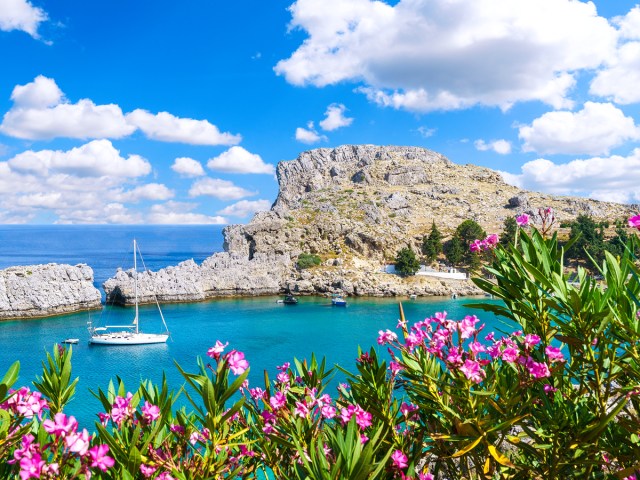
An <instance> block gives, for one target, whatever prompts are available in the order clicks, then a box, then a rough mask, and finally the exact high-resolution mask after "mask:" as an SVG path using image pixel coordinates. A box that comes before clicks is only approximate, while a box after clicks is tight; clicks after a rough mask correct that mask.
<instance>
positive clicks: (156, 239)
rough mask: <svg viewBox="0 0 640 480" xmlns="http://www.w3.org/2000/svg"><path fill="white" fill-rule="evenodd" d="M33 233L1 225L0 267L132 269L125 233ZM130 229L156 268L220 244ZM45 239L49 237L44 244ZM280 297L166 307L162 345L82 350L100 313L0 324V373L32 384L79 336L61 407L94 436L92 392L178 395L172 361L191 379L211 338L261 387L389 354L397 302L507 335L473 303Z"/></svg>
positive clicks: (151, 311)
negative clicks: (166, 334)
mask: <svg viewBox="0 0 640 480" xmlns="http://www.w3.org/2000/svg"><path fill="white" fill-rule="evenodd" d="M30 229H35V230H37V231H38V232H39V236H40V237H41V240H39V241H37V239H34V238H33V237H32V236H31V235H29V236H28V237H29V238H28V239H25V237H24V232H25V231H29V230H30ZM40 229H41V230H38V229H37V228H36V227H22V228H18V229H17V230H12V228H11V227H6V226H4V227H1V228H0V241H2V240H4V241H5V247H6V248H4V249H3V250H4V251H7V252H9V253H8V254H7V256H5V257H3V258H2V259H1V262H0V266H1V267H2V268H4V267H6V266H8V265H13V264H16V265H17V264H22V265H24V264H33V263H47V262H50V261H52V262H58V263H61V262H66V263H74V262H75V263H77V260H75V261H71V260H64V259H70V258H71V259H74V258H78V259H80V260H79V261H83V262H85V263H88V264H89V265H91V266H92V267H93V268H94V270H95V271H96V278H97V279H98V278H99V280H98V281H97V282H96V283H101V282H102V281H104V280H105V279H106V278H108V277H109V276H111V275H113V273H114V272H115V270H116V268H117V267H118V266H124V267H125V268H129V265H128V264H127V263H124V264H122V265H120V264H118V263H117V262H118V260H122V259H124V262H126V261H128V258H127V257H126V256H125V255H126V252H127V251H128V250H127V248H129V249H130V246H129V243H130V239H131V238H133V237H132V232H131V231H127V229H126V228H125V227H122V226H118V227H87V228H83V227H79V226H75V227H64V226H62V227H51V226H46V227H40ZM133 230H136V231H135V232H133V234H136V237H137V238H138V239H139V241H140V244H141V248H142V249H143V250H142V252H143V255H145V260H146V261H147V264H148V265H149V264H151V265H152V268H154V269H155V268H161V267H163V266H167V265H172V264H176V263H178V262H180V261H183V260H186V259H189V258H194V259H196V261H202V260H203V259H204V258H206V257H207V256H208V255H210V254H211V253H213V252H211V251H208V252H207V250H210V249H212V247H210V245H214V244H216V242H217V247H218V250H219V247H220V245H221V236H220V231H221V230H220V227H186V226H185V227H133ZM12 231H13V233H14V234H11V232H12ZM32 231H33V230H31V231H29V232H28V233H32ZM87 232H88V233H87ZM16 233H18V234H17V235H16ZM47 236H48V237H49V238H44V237H47ZM87 237H88V238H91V239H92V243H91V245H90V246H88V245H85V247H83V248H84V250H82V249H75V248H74V244H75V243H82V242H81V240H82V238H85V239H86V238H87ZM21 239H22V240H21ZM23 240H24V241H23ZM27 240H28V241H27ZM38 245H39V246H38ZM145 245H146V249H145ZM76 250H78V251H79V250H81V252H80V253H79V252H78V251H76ZM146 252H148V253H146ZM114 259H118V260H114ZM16 260H20V261H21V262H15V261H16ZM30 260H34V261H30ZM12 261H14V262H15V263H12ZM98 272H101V273H100V275H98ZM278 298H279V297H250V298H222V299H216V300H211V301H207V302H202V303H190V304H187V303H183V304H169V305H163V306H162V311H163V314H164V316H165V318H166V320H167V324H168V326H169V330H170V332H171V338H170V339H169V342H168V343H167V344H162V345H146V346H122V347H119V346H92V345H89V344H88V339H89V334H88V331H87V322H89V321H91V322H93V323H94V324H98V323H101V322H102V321H104V320H105V319H104V315H105V313H101V312H100V311H92V312H82V313H78V314H72V315H64V316H59V317H52V318H46V319H34V320H19V321H5V322H0V375H3V374H4V372H5V371H6V369H7V368H8V367H9V366H10V365H11V363H13V362H14V361H15V360H19V361H20V363H21V372H20V378H19V381H18V383H17V385H26V386H30V387H32V385H31V382H32V381H33V380H34V379H35V376H36V375H39V374H40V373H41V370H42V366H41V364H42V362H43V361H44V360H45V359H46V353H47V352H51V351H52V348H53V345H54V344H55V343H59V342H61V341H62V340H64V339H65V338H78V339H80V342H79V344H77V345H74V346H73V376H74V377H76V376H77V377H79V378H80V381H79V382H78V385H77V390H76V397H75V399H74V400H73V401H72V402H71V403H70V404H69V406H68V408H67V409H66V410H67V413H69V414H72V415H75V416H76V417H77V418H78V420H79V421H80V423H81V425H82V426H83V427H86V428H87V429H88V430H95V427H94V421H95V420H96V414H97V413H98V412H99V411H101V406H100V404H99V402H98V400H97V399H96V398H95V397H94V396H93V395H91V393H90V390H92V391H94V392H96V391H97V389H98V388H102V389H103V390H106V389H107V386H108V384H109V380H110V379H114V380H115V377H116V376H120V377H121V378H122V379H123V380H124V382H125V385H126V386H127V387H128V389H129V390H134V389H135V388H137V386H138V384H139V382H140V380H145V379H149V380H151V381H153V382H158V383H159V382H160V380H161V379H162V373H163V372H165V373H166V376H167V381H168V383H169V386H170V388H172V389H178V388H180V386H181V385H182V384H183V380H182V377H181V376H180V374H179V372H178V370H177V368H176V366H175V363H174V362H177V363H179V364H180V366H181V367H182V368H183V369H185V370H186V371H189V372H195V371H196V368H197V366H196V357H197V356H201V357H203V358H206V352H207V349H208V348H209V347H211V346H212V345H213V344H214V343H215V341H216V340H221V341H223V342H229V347H228V349H237V350H240V351H242V352H244V353H245V355H246V358H247V360H248V361H249V363H250V366H251V373H250V375H249V381H250V384H251V385H253V386H263V385H262V384H263V371H264V370H267V371H268V372H269V374H270V376H273V375H274V374H275V373H277V372H276V366H277V365H281V364H283V363H284V362H287V361H292V360H293V358H294V357H296V358H298V359H304V358H310V356H311V353H312V352H315V354H316V356H318V357H323V356H324V357H326V359H327V364H328V366H333V365H334V364H336V363H337V364H340V365H341V366H342V367H344V368H346V369H347V370H351V371H353V370H355V368H354V365H355V359H356V357H357V355H358V346H361V347H362V348H363V349H366V350H368V349H369V348H370V347H371V346H376V348H378V351H379V352H381V353H384V352H385V351H386V348H383V347H378V346H377V344H376V339H377V336H378V333H377V332H378V330H381V329H387V328H389V329H392V330H393V329H395V327H396V324H397V320H398V302H399V301H402V303H403V307H404V311H405V315H406V318H407V320H408V321H409V322H415V321H418V320H422V319H424V318H425V317H428V316H431V315H433V314H434V313H435V312H438V311H443V310H444V311H447V312H448V316H449V318H452V319H461V318H462V317H464V315H468V314H476V315H478V316H479V317H480V319H481V321H482V322H483V323H486V324H487V327H486V329H485V331H489V330H494V329H501V330H503V329H505V327H504V325H503V324H502V323H501V322H500V320H498V319H497V318H495V317H494V316H492V315H490V314H487V313H484V312H482V311H478V310H470V309H468V308H465V307H464V305H465V304H466V303H470V302H471V301H473V302H477V301H478V299H476V298H474V299H470V298H458V299H455V300H452V299H450V298H441V297H429V298H426V297H425V298H418V299H415V300H409V299H408V298H353V297H349V298H348V299H347V300H348V302H349V305H348V307H346V308H341V307H333V306H331V302H330V300H329V299H328V298H324V297H300V301H299V304H298V305H294V306H288V305H283V304H279V303H277V302H276V300H277V299H278ZM480 300H481V301H490V302H492V301H493V300H487V299H484V298H483V299H480ZM106 314H107V315H108V316H109V323H110V324H120V325H123V324H128V323H130V322H131V319H132V318H133V308H131V307H129V308H123V307H112V308H109V309H108V311H107V313H106ZM140 317H141V320H140V325H141V328H142V329H143V330H145V331H149V332H153V331H159V330H160V323H159V320H158V315H157V311H156V308H155V306H150V305H148V306H141V307H140ZM337 380H338V378H337V377H336V381H337Z"/></svg>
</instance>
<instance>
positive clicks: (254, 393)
mask: <svg viewBox="0 0 640 480" xmlns="http://www.w3.org/2000/svg"><path fill="white" fill-rule="evenodd" d="M249 394H250V395H251V398H253V399H254V400H259V399H261V398H263V397H264V390H262V389H261V388H260V387H256V388H252V389H251V390H249Z"/></svg>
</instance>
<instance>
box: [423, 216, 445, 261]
mask: <svg viewBox="0 0 640 480" xmlns="http://www.w3.org/2000/svg"><path fill="white" fill-rule="evenodd" d="M441 252H442V234H441V233H440V230H438V227H436V222H433V223H432V225H431V233H429V236H428V237H424V238H423V239H422V253H423V254H424V256H425V257H427V260H428V261H429V262H433V261H435V259H436V258H438V255H439V254H440V253H441Z"/></svg>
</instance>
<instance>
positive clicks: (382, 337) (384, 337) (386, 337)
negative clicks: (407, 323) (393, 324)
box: [378, 329, 398, 345]
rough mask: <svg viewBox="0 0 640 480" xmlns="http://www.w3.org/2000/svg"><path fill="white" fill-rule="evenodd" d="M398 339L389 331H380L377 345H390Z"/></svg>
mask: <svg viewBox="0 0 640 480" xmlns="http://www.w3.org/2000/svg"><path fill="white" fill-rule="evenodd" d="M397 339H398V335H396V334H395V333H394V332H392V331H391V330H389V329H387V330H385V331H384V332H383V331H382V330H379V331H378V345H385V344H387V343H392V342H394V341H395V340H397Z"/></svg>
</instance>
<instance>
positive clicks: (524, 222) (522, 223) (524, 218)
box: [516, 213, 531, 227]
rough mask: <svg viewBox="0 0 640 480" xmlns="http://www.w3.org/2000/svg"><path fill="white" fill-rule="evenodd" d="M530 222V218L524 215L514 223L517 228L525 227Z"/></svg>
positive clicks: (518, 217) (519, 216)
mask: <svg viewBox="0 0 640 480" xmlns="http://www.w3.org/2000/svg"><path fill="white" fill-rule="evenodd" d="M530 222H531V218H530V217H529V215H527V214H526V213H523V214H522V215H518V216H517V217H516V223H517V224H518V226H519V227H526V226H527V225H529V223H530Z"/></svg>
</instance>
